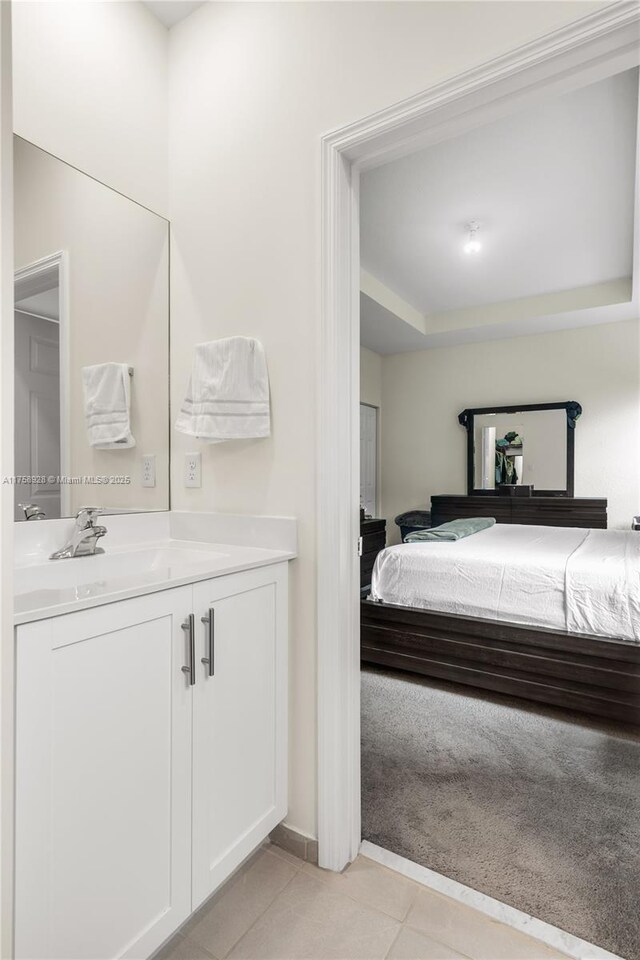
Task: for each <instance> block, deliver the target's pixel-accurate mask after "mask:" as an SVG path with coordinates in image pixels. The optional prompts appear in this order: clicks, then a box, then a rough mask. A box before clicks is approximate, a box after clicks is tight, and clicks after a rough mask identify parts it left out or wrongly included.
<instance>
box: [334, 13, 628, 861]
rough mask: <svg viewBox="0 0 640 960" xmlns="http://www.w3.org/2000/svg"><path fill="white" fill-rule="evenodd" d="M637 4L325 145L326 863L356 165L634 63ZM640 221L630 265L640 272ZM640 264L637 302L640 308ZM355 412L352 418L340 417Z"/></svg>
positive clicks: (348, 722)
mask: <svg viewBox="0 0 640 960" xmlns="http://www.w3.org/2000/svg"><path fill="white" fill-rule="evenodd" d="M639 25H640V7H639V6H638V4H637V3H636V2H633V0H622V2H618V3H614V4H611V5H610V6H608V7H605V8H604V9H602V10H599V11H596V12H595V13H593V14H590V15H588V16H586V17H583V18H581V19H579V20H576V21H574V22H572V23H570V24H568V25H567V26H565V27H562V28H561V29H559V30H556V31H554V32H553V33H550V34H547V35H546V36H544V37H541V38H540V39H537V40H534V41H533V42H531V43H528V44H526V45H525V46H521V47H519V48H518V49H516V50H514V51H512V52H510V53H507V54H505V55H504V56H501V57H498V58H496V59H494V60H491V61H489V62H488V63H485V64H483V65H482V66H480V67H477V68H474V69H472V70H469V71H467V72H466V73H463V74H461V75H459V76H457V77H455V78H453V79H451V80H447V81H445V82H444V83H440V84H438V85H436V86H434V87H431V88H430V89H429V90H427V91H425V92H423V93H420V94H418V95H417V96H415V97H412V98H410V99H408V100H405V101H403V102H401V103H397V104H394V105H393V106H391V107H389V108H388V109H385V110H382V111H380V112H379V113H377V114H374V115H373V116H370V117H367V118H365V119H363V120H360V121H358V122H356V123H353V124H350V125H349V126H346V127H343V128H341V129H339V130H336V131H334V132H331V133H329V134H327V135H326V136H324V137H323V138H322V143H321V150H322V158H321V164H322V166H321V177H322V182H321V197H322V201H321V202H322V208H321V223H322V235H321V246H322V263H321V296H322V300H321V323H320V331H319V351H320V364H319V383H318V396H319V404H318V494H317V517H318V521H317V542H318V573H317V637H318V861H319V864H320V866H322V867H325V868H327V869H331V870H342V869H343V868H344V867H345V866H346V864H347V863H349V862H350V861H352V860H354V859H355V857H356V856H357V854H358V850H359V847H360V842H361V831H360V650H359V647H360V638H359V628H360V614H359V599H360V591H359V576H358V551H357V542H358V527H359V522H358V521H359V511H358V502H359V443H358V431H359V403H360V397H359V363H358V359H359V287H360V283H359V278H360V257H359V240H358V225H359V213H358V195H359V174H360V171H362V170H365V169H368V168H372V167H374V166H378V165H380V164H381V163H384V162H388V161H389V160H392V159H397V158H399V157H402V156H406V155H407V154H409V153H413V152H415V151H417V150H420V149H424V148H425V147H427V146H429V145H430V144H434V143H437V142H439V141H442V140H445V139H448V138H450V137H452V136H456V135H459V134H460V133H462V132H463V131H465V130H469V129H473V128H474V127H478V126H480V125H482V124H484V123H487V122H490V121H492V120H496V119H498V118H499V117H501V116H506V115H508V114H510V113H513V112H514V111H516V110H519V109H522V108H523V107H527V106H529V105H533V104H535V103H536V102H538V101H540V100H541V99H543V98H545V97H548V96H550V95H556V96H557V95H560V94H562V93H567V92H569V91H571V90H573V89H577V88H579V87H582V86H585V85H586V84H588V83H593V82H596V81H597V80H601V79H604V78H606V77H607V76H610V75H612V74H614V73H617V72H620V71H622V70H625V69H630V68H632V67H635V66H638V63H639V62H640V56H639V51H640V43H639V35H640V34H639ZM637 255H638V225H637V223H636V239H635V252H634V267H637ZM638 287H639V282H638V270H637V269H635V270H634V282H633V299H634V301H635V302H636V303H638ZM345 411H346V414H345Z"/></svg>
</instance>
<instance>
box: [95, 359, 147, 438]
mask: <svg viewBox="0 0 640 960" xmlns="http://www.w3.org/2000/svg"><path fill="white" fill-rule="evenodd" d="M129 381H130V378H129V367H128V365H127V364H126V363H97V364H96V365H95V366H93V367H83V368H82V389H83V391H84V412H85V417H86V419H87V435H88V438H89V446H91V447H99V448H100V449H101V450H122V449H124V448H126V447H135V445H136V442H135V440H134V439H133V436H132V434H131V424H130V406H131V388H130V382H129Z"/></svg>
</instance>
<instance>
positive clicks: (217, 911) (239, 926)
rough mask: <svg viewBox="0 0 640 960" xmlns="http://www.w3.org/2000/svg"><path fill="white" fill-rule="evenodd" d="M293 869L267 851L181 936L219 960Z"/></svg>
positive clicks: (229, 885)
mask: <svg viewBox="0 0 640 960" xmlns="http://www.w3.org/2000/svg"><path fill="white" fill-rule="evenodd" d="M296 873H297V870H296V868H295V867H294V866H293V865H292V864H290V863H287V862H286V861H285V860H284V859H282V857H278V856H275V854H273V853H271V852H270V851H269V850H263V851H261V852H260V853H259V854H258V856H257V857H256V858H255V859H254V860H253V861H252V863H251V864H250V865H249V866H248V867H247V868H246V869H245V870H242V871H241V872H240V873H238V874H237V875H236V876H235V877H233V878H232V879H231V880H230V881H229V883H228V884H227V885H226V886H225V887H224V888H223V890H222V892H221V894H220V895H219V896H218V897H216V898H215V900H214V901H213V903H212V904H211V906H210V907H205V908H204V909H203V910H201V911H199V912H198V913H197V914H196V916H195V917H194V919H193V920H191V921H190V923H189V924H187V926H186V928H185V930H184V932H185V933H186V935H187V936H188V937H189V938H190V939H191V940H194V941H195V942H196V943H197V944H199V945H200V946H202V947H204V948H205V949H206V950H209V951H210V952H211V953H213V954H214V956H216V957H220V958H223V957H225V956H226V955H227V953H228V952H229V950H231V948H232V947H233V945H234V944H235V943H237V941H238V940H239V939H240V937H241V936H242V935H243V934H244V933H246V931H247V930H248V929H249V927H250V926H251V924H252V923H254V922H255V920H256V919H257V918H258V917H259V916H260V915H261V914H262V913H264V911H265V910H266V909H267V907H268V906H269V904H271V903H272V902H273V901H274V900H275V898H276V897H277V896H278V894H279V893H280V891H281V890H283V889H284V888H285V887H286V885H287V884H288V883H289V881H290V880H291V879H292V877H294V876H296Z"/></svg>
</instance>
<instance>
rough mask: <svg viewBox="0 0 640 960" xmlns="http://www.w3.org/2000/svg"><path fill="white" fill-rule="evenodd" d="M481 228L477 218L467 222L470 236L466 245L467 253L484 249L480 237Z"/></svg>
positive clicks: (465, 250)
mask: <svg viewBox="0 0 640 960" xmlns="http://www.w3.org/2000/svg"><path fill="white" fill-rule="evenodd" d="M479 230H480V224H479V223H478V221H477V220H471V221H470V222H469V223H468V224H467V231H468V237H467V242H466V243H465V245H464V252H465V253H480V251H481V250H482V244H481V243H480V240H479V239H478V232H479Z"/></svg>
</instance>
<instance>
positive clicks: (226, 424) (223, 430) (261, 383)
mask: <svg viewBox="0 0 640 960" xmlns="http://www.w3.org/2000/svg"><path fill="white" fill-rule="evenodd" d="M176 430H179V431H180V433H187V434H188V435H189V436H190V437H198V439H200V440H207V441H209V443H221V442H222V441H223V440H242V439H253V438H256V437H268V436H270V434H271V419H270V413H269V376H268V374H267V361H266V359H265V355H264V349H263V347H262V344H261V343H260V342H259V341H258V340H252V339H250V338H249V337H228V338H227V339H226V340H212V341H211V342H210V343H198V344H197V345H196V347H195V350H194V354H193V365H192V368H191V378H190V380H189V388H188V390H187V395H186V397H185V399H184V402H183V404H182V408H181V410H180V413H179V414H178V418H177V420H176Z"/></svg>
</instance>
